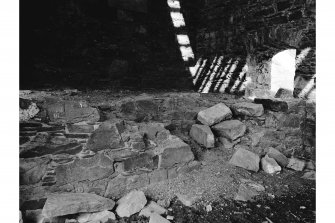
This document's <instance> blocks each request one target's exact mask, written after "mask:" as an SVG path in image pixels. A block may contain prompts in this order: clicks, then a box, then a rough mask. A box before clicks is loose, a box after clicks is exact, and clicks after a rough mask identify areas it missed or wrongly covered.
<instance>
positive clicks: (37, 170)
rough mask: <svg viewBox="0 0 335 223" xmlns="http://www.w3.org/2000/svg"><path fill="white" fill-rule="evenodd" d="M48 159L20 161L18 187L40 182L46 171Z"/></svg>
mask: <svg viewBox="0 0 335 223" xmlns="http://www.w3.org/2000/svg"><path fill="white" fill-rule="evenodd" d="M49 162H50V159H49V158H46V157H43V158H31V159H20V185H30V184H36V183H38V182H40V181H41V180H42V178H43V176H44V174H45V173H46V171H47V167H48V163H49Z"/></svg>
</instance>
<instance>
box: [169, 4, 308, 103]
mask: <svg viewBox="0 0 335 223" xmlns="http://www.w3.org/2000/svg"><path fill="white" fill-rule="evenodd" d="M167 4H168V6H169V9H170V16H171V20H172V24H173V26H174V28H175V33H176V41H177V42H178V45H179V49H180V52H181V57H182V59H183V61H184V62H185V65H186V66H187V69H188V71H189V72H190V74H191V76H192V81H193V85H194V88H195V90H196V91H198V92H200V93H208V92H220V93H231V94H237V95H243V94H244V92H245V88H246V86H247V85H248V84H249V83H250V82H251V78H248V77H247V72H248V65H247V63H246V58H244V57H243V58H241V57H225V56H222V55H217V56H215V57H214V58H205V57H200V58H199V59H198V60H197V62H196V64H195V65H193V64H192V63H194V60H195V58H196V57H195V55H194V53H193V50H192V47H191V43H190V38H189V36H188V34H187V28H186V22H185V19H184V16H183V13H182V10H181V4H180V1H179V0H167ZM310 50H311V48H310V47H308V48H306V49H304V50H302V51H301V52H300V54H299V55H297V56H296V49H287V50H283V51H280V52H278V53H277V54H275V55H274V56H273V57H272V58H271V60H270V61H271V83H269V85H270V86H271V89H270V92H272V94H273V95H272V96H275V95H276V93H277V91H278V90H280V89H285V90H288V91H290V92H291V93H293V95H294V96H295V97H300V98H308V97H309V95H310V94H311V92H313V90H314V89H315V75H314V76H313V78H312V79H311V80H308V81H304V79H301V77H299V76H296V75H295V71H296V69H297V68H298V67H299V65H300V64H301V63H302V62H303V61H304V59H305V58H306V56H307V55H308V53H309V51H310ZM191 64H192V65H191ZM299 78H300V79H299ZM253 84H257V83H253ZM296 89H297V90H296ZM297 92H298V93H297Z"/></svg>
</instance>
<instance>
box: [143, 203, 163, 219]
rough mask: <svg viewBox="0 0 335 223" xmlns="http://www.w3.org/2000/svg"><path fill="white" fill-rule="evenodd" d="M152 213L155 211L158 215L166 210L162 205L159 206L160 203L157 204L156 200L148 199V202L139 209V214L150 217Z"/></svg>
mask: <svg viewBox="0 0 335 223" xmlns="http://www.w3.org/2000/svg"><path fill="white" fill-rule="evenodd" d="M153 213H156V214H158V215H162V214H165V213H167V210H166V209H165V208H163V207H161V206H160V205H158V204H157V203H156V202H154V201H150V203H149V204H148V205H147V206H146V207H145V208H143V209H142V210H141V212H140V214H139V216H142V215H143V216H146V217H150V216H151V215H152V214H153Z"/></svg>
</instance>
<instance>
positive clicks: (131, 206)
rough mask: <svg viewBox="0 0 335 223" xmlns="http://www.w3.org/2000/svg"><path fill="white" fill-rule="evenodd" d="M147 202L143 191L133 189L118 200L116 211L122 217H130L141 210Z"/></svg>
mask: <svg viewBox="0 0 335 223" xmlns="http://www.w3.org/2000/svg"><path fill="white" fill-rule="evenodd" d="M146 203H147V199H146V197H145V195H144V193H143V192H142V191H137V190H134V191H131V192H130V193H128V194H127V195H125V196H124V197H122V198H121V199H120V200H118V201H117V205H118V206H117V207H116V213H117V214H118V215H119V216H120V217H130V216H131V215H133V214H135V213H137V212H139V211H140V210H142V208H143V207H144V206H145V204H146Z"/></svg>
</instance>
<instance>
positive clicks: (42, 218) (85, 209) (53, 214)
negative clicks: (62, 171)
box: [20, 190, 173, 223]
mask: <svg viewBox="0 0 335 223" xmlns="http://www.w3.org/2000/svg"><path fill="white" fill-rule="evenodd" d="M27 214H28V213H26V216H24V215H23V216H22V214H21V211H20V222H21V223H22V222H23V220H22V219H27V220H28V221H29V220H30V221H31V220H34V221H36V222H43V223H48V222H49V223H61V222H63V223H64V222H67V223H108V222H110V220H116V219H117V217H118V218H125V217H126V218H129V217H130V216H132V215H134V214H138V215H139V216H145V217H147V218H149V222H152V223H169V222H170V221H169V220H168V219H167V218H169V219H171V218H172V219H173V216H169V215H167V214H168V210H167V209H165V208H163V207H161V206H160V205H158V204H157V203H156V202H154V201H150V202H148V201H147V199H146V197H145V195H144V193H143V192H142V191H139V190H133V191H131V192H129V193H128V194H126V195H125V196H123V197H122V198H120V199H119V200H118V201H117V202H114V201H113V200H112V199H108V198H104V197H101V196H98V195H95V194H91V193H57V194H50V195H48V196H47V199H46V201H45V203H44V206H43V209H42V210H36V211H35V212H34V213H33V214H31V213H30V215H31V216H27Z"/></svg>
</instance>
